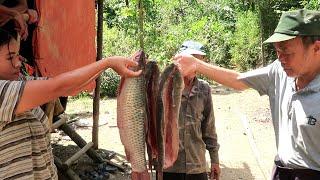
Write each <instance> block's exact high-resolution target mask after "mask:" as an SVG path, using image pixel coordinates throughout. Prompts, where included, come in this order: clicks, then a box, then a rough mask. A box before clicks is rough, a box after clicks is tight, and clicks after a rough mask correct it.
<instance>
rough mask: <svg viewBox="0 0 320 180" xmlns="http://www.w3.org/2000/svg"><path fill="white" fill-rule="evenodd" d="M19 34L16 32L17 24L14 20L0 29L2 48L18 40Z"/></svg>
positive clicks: (0, 44)
mask: <svg viewBox="0 0 320 180" xmlns="http://www.w3.org/2000/svg"><path fill="white" fill-rule="evenodd" d="M17 37H18V32H17V31H16V30H15V23H14V21H13V20H10V21H8V22H7V23H6V24H5V25H3V26H2V27H0V47H1V46H3V45H5V44H8V43H9V42H10V41H11V39H12V38H14V39H15V40H17Z"/></svg>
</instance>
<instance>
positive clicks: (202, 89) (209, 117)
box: [163, 40, 220, 180]
mask: <svg viewBox="0 0 320 180" xmlns="http://www.w3.org/2000/svg"><path fill="white" fill-rule="evenodd" d="M178 53H182V54H187V55H190V56H193V57H195V58H197V59H200V60H205V55H206V53H205V50H204V46H203V45H202V44H201V43H199V42H197V41H193V40H189V41H185V42H183V43H182V45H181V47H180V49H179V51H178ZM184 84H185V88H184V90H183V92H182V97H181V106H180V115H179V139H180V140H179V141H180V142H179V153H178V158H177V160H176V162H175V163H174V164H173V166H172V167H170V168H168V169H165V170H164V174H163V179H164V180H184V179H190V180H191V179H197V180H207V179H208V176H207V173H206V165H207V164H206V158H205V153H206V149H207V150H208V151H209V155H210V161H211V171H210V179H216V180H218V179H219V175H220V167H219V156H218V149H219V144H218V142H217V134H216V129H215V119H214V113H213V105H212V97H211V89H210V86H209V83H208V82H206V81H204V80H201V79H198V78H197V77H196V74H195V73H191V74H188V75H187V76H184Z"/></svg>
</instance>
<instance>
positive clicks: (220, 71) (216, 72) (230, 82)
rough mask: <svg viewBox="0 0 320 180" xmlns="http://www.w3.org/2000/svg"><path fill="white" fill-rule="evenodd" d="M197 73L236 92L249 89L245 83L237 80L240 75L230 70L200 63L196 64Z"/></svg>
mask: <svg viewBox="0 0 320 180" xmlns="http://www.w3.org/2000/svg"><path fill="white" fill-rule="evenodd" d="M197 72H198V73H201V74H203V75H205V76H207V77H208V78H210V79H212V80H214V81H216V82H218V83H220V84H222V85H225V86H228V87H231V88H234V89H236V90H245V89H248V88H249V87H248V86H247V85H246V84H245V83H243V82H242V81H241V80H239V79H238V77H239V75H240V73H238V72H236V71H233V70H230V69H226V68H222V67H218V66H214V65H211V64H208V63H205V62H202V61H200V62H198V63H197Z"/></svg>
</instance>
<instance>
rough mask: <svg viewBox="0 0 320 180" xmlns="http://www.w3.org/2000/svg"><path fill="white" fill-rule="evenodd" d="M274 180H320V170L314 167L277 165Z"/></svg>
mask: <svg viewBox="0 0 320 180" xmlns="http://www.w3.org/2000/svg"><path fill="white" fill-rule="evenodd" d="M271 179H272V180H318V179H319V180H320V171H316V170H312V169H291V168H286V167H283V166H281V165H280V166H279V165H277V163H276V164H275V165H274V167H273V171H272V176H271Z"/></svg>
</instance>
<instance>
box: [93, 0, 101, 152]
mask: <svg viewBox="0 0 320 180" xmlns="http://www.w3.org/2000/svg"><path fill="white" fill-rule="evenodd" d="M102 32H103V0H98V27H97V61H98V60H100V59H101V58H102V43H103V42H102V40H103V38H102V36H103V34H102ZM100 84H101V79H100V77H98V78H97V80H96V89H95V91H94V98H93V126H92V142H93V144H94V145H93V148H94V149H98V144H99V108H100Z"/></svg>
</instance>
